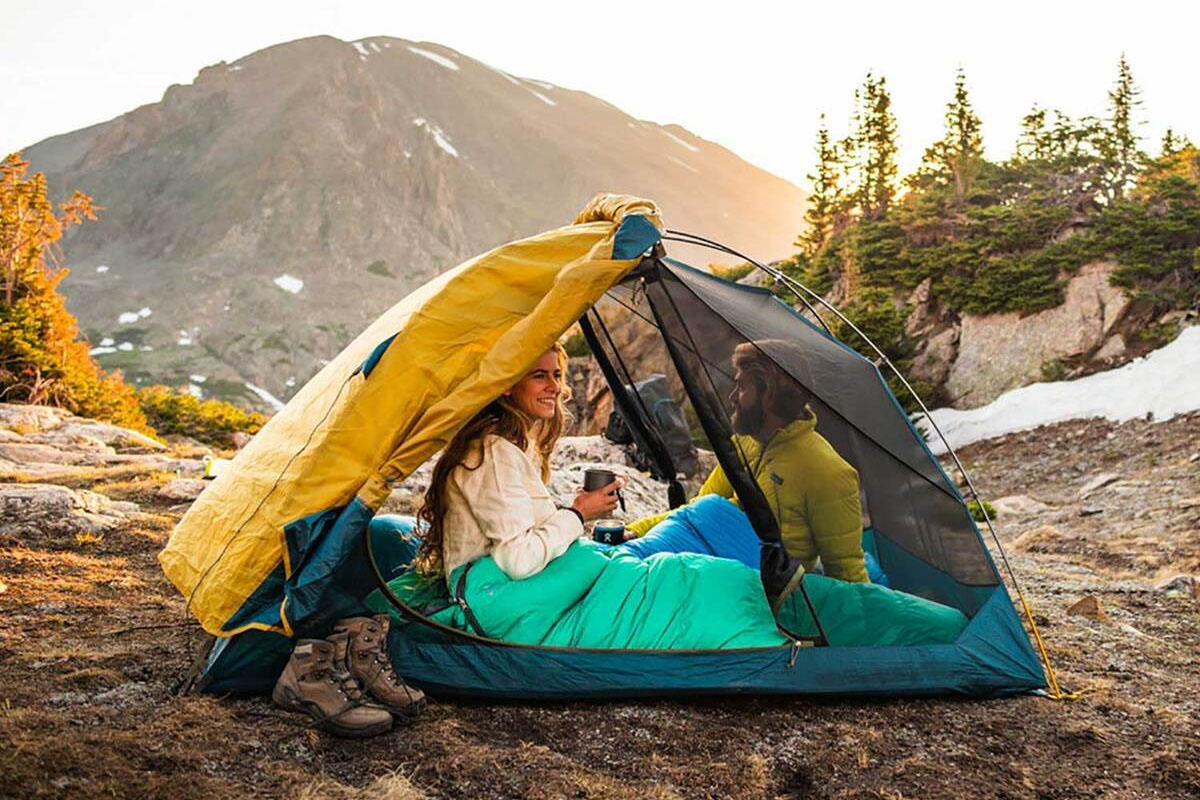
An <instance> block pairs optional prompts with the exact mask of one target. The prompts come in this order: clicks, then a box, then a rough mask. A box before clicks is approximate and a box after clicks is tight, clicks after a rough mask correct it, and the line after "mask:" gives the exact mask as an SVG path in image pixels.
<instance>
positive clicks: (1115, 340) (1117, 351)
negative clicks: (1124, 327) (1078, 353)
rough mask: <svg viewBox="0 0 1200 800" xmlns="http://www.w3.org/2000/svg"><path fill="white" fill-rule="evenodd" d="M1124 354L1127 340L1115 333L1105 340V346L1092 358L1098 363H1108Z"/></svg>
mask: <svg viewBox="0 0 1200 800" xmlns="http://www.w3.org/2000/svg"><path fill="white" fill-rule="evenodd" d="M1124 354H1125V339H1124V338H1122V336H1121V334H1119V333H1114V334H1113V335H1112V336H1110V337H1108V339H1106V340H1105V342H1104V344H1103V345H1101V347H1100V349H1099V350H1097V351H1096V354H1095V355H1094V356H1092V358H1093V359H1095V360H1097V361H1107V360H1109V359H1113V358H1117V357H1118V356H1122V355H1124Z"/></svg>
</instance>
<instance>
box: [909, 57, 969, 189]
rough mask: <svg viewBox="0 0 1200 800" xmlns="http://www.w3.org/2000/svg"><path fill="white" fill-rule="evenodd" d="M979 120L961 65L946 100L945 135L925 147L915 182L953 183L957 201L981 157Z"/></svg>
mask: <svg viewBox="0 0 1200 800" xmlns="http://www.w3.org/2000/svg"><path fill="white" fill-rule="evenodd" d="M981 128H982V123H980V121H979V116H978V115H976V113H975V109H973V108H972V107H971V98H970V97H969V96H968V94H967V78H966V75H965V74H964V73H963V70H962V68H961V67H960V68H959V69H958V72H957V74H956V75H955V78H954V97H953V98H952V99H951V100H950V102H949V103H947V104H946V135H945V136H943V137H942V139H941V140H940V141H937V142H935V143H934V144H932V145H930V147H929V148H928V149H927V150H926V151H925V158H924V163H923V164H922V167H921V170H920V172H919V173H918V176H917V183H920V182H922V181H921V177H922V176H925V180H926V182H927V181H928V179H932V180H933V182H935V183H942V182H945V183H948V184H950V185H952V186H953V187H954V197H955V199H956V200H957V201H959V202H961V201H962V200H963V198H964V197H965V196H966V194H967V192H968V191H970V189H971V186H972V184H974V182H975V176H976V174H977V173H978V171H979V165H980V161H981V159H982V157H983V136H982V135H981Z"/></svg>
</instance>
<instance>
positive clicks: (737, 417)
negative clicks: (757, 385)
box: [729, 403, 764, 436]
mask: <svg viewBox="0 0 1200 800" xmlns="http://www.w3.org/2000/svg"><path fill="white" fill-rule="evenodd" d="M763 416H764V415H763V410H762V404H761V403H755V404H754V406H753V407H751V408H738V407H736V406H735V407H734V409H733V416H732V417H731V418H730V420H729V421H730V423H731V424H732V425H733V432H734V433H740V434H745V435H747V436H756V435H758V433H759V432H760V431H762V427H763Z"/></svg>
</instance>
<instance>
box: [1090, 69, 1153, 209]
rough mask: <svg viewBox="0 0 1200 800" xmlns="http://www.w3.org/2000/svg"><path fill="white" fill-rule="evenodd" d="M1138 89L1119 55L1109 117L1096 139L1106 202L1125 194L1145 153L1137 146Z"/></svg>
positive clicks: (1110, 95)
mask: <svg viewBox="0 0 1200 800" xmlns="http://www.w3.org/2000/svg"><path fill="white" fill-rule="evenodd" d="M1140 95H1141V91H1140V90H1139V89H1138V88H1137V87H1136V86H1135V85H1134V83H1133V72H1132V71H1131V70H1130V69H1129V62H1128V61H1126V60H1125V55H1124V54H1122V55H1121V58H1120V60H1119V61H1118V62H1117V80H1116V82H1115V83H1114V84H1113V88H1112V89H1111V90H1110V91H1109V93H1108V110H1109V116H1108V119H1107V120H1106V121H1105V124H1104V125H1103V126H1102V127H1101V129H1100V131H1099V135H1098V136H1097V140H1096V147H1097V150H1098V151H1099V153H1100V157H1101V160H1102V162H1103V166H1104V172H1105V175H1104V181H1103V187H1102V189H1103V193H1104V196H1105V199H1106V200H1107V201H1108V202H1110V203H1111V202H1112V201H1113V200H1116V199H1117V198H1119V197H1123V196H1124V195H1125V192H1126V190H1127V189H1128V188H1129V187H1130V186H1131V185H1132V183H1133V178H1134V176H1135V175H1136V174H1137V172H1138V170H1139V169H1140V168H1141V167H1142V165H1143V163H1144V161H1145V156H1144V155H1143V154H1142V152H1141V151H1140V150H1139V149H1138V141H1139V139H1140V137H1139V136H1138V134H1137V130H1136V128H1137V126H1138V121H1137V119H1136V117H1135V115H1136V113H1137V109H1138V107H1139V106H1140V105H1141V104H1142V101H1141V99H1140V97H1139V96H1140Z"/></svg>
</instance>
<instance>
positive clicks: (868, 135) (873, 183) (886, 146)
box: [854, 73, 898, 219]
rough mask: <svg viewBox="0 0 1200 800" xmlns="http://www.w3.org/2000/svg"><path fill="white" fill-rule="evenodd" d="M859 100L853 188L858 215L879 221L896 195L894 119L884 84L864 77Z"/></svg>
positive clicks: (869, 75) (890, 100)
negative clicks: (855, 173) (856, 176)
mask: <svg viewBox="0 0 1200 800" xmlns="http://www.w3.org/2000/svg"><path fill="white" fill-rule="evenodd" d="M857 97H858V99H859V102H858V104H857V105H858V112H857V122H858V127H857V129H856V131H855V134H854V145H855V151H856V156H857V158H856V162H857V164H856V170H855V171H856V172H857V174H858V184H857V186H856V187H855V190H856V191H855V194H856V195H857V197H856V200H857V205H858V209H859V212H860V213H861V215H862V216H863V217H864V218H866V219H878V218H879V217H882V216H883V214H884V213H885V212H886V211H887V208H888V206H889V205H890V204H891V201H892V198H893V197H895V195H896V176H897V172H898V168H897V166H896V151H897V144H896V115H895V114H894V113H893V112H892V97H891V95H890V94H889V93H888V90H887V80H886V79H885V78H883V77H882V76H881V77H879V78H875V76H874V75H872V74H871V73H867V77H866V80H865V81H864V82H863V86H862V91H861V93H858V94H857Z"/></svg>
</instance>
